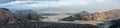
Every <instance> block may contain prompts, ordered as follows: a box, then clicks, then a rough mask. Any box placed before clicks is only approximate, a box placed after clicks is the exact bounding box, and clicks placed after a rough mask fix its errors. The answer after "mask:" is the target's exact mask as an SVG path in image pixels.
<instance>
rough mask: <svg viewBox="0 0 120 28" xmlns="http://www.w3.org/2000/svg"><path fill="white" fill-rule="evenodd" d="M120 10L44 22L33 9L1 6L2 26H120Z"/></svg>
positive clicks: (46, 27) (58, 27) (1, 27)
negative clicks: (14, 9)
mask: <svg viewBox="0 0 120 28" xmlns="http://www.w3.org/2000/svg"><path fill="white" fill-rule="evenodd" d="M119 11H120V10H118V9H115V10H110V11H106V12H102V13H89V12H86V11H83V12H81V13H77V14H76V15H72V16H70V17H67V18H64V19H62V20H61V21H55V22H49V21H48V22H43V21H42V20H41V19H44V18H43V17H42V16H40V15H39V14H38V13H37V12H35V11H33V10H18V11H15V12H11V11H10V10H9V9H6V8H0V28H119V27H120V22H119V21H120V18H119V16H120V15H119ZM61 16H62V15H61ZM108 19H113V20H108Z"/></svg>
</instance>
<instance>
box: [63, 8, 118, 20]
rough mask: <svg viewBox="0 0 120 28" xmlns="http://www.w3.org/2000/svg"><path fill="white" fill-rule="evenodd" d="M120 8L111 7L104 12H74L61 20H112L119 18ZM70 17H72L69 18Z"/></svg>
mask: <svg viewBox="0 0 120 28" xmlns="http://www.w3.org/2000/svg"><path fill="white" fill-rule="evenodd" d="M119 14H120V9H113V10H109V11H106V12H97V13H87V14H84V13H82V14H81V13H80V14H76V15H73V16H70V17H67V18H64V19H63V20H73V19H74V20H97V21H105V20H113V19H118V18H120V15H119ZM71 18H72V19H71Z"/></svg>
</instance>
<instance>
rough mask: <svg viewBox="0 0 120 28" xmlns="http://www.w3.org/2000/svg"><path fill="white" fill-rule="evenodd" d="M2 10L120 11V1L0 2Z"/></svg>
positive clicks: (3, 0)
mask: <svg viewBox="0 0 120 28" xmlns="http://www.w3.org/2000/svg"><path fill="white" fill-rule="evenodd" d="M0 7H1V8H10V9H32V10H33V9H34V10H42V11H43V12H51V13H52V12H61V13H63V12H64V13H77V12H81V11H84V10H86V11H89V12H103V11H107V10H111V9H120V0H39V1H38V0H0Z"/></svg>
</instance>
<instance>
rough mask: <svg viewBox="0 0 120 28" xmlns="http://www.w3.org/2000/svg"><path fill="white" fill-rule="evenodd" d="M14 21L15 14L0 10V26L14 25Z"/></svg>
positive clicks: (7, 10)
mask: <svg viewBox="0 0 120 28" xmlns="http://www.w3.org/2000/svg"><path fill="white" fill-rule="evenodd" d="M16 19H17V18H16V17H15V14H14V13H12V12H10V11H9V9H6V8H0V23H1V24H0V25H4V24H12V23H16Z"/></svg>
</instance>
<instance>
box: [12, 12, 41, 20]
mask: <svg viewBox="0 0 120 28" xmlns="http://www.w3.org/2000/svg"><path fill="white" fill-rule="evenodd" d="M14 13H15V14H16V16H17V18H19V19H20V20H25V21H28V20H30V21H39V20H40V19H43V17H41V16H40V15H39V14H37V12H36V11H33V10H18V11H15V12H14Z"/></svg>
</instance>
